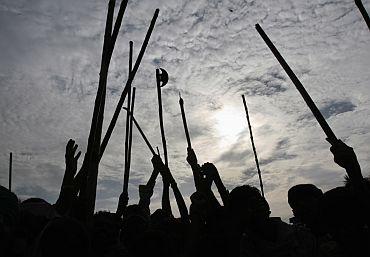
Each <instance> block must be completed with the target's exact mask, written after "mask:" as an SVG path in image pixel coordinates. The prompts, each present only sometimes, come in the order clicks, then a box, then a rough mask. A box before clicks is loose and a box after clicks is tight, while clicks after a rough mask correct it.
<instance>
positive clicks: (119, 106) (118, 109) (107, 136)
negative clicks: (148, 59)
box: [100, 9, 159, 158]
mask: <svg viewBox="0 0 370 257" xmlns="http://www.w3.org/2000/svg"><path fill="white" fill-rule="evenodd" d="M158 14H159V9H156V10H155V13H154V15H153V18H152V21H151V23H150V26H149V29H148V32H147V33H146V36H145V39H144V42H143V44H142V46H141V49H140V52H139V55H138V57H137V59H136V62H135V65H134V68H133V69H132V72H131V76H129V78H128V80H127V82H126V85H125V88H124V89H123V92H122V94H121V97H120V99H119V101H118V104H117V107H116V110H115V111H114V114H113V117H112V120H111V122H110V124H109V126H108V129H107V132H106V134H105V136H104V139H103V142H102V144H101V146H100V155H101V156H102V155H103V154H104V151H105V148H106V146H107V144H108V141H109V139H110V137H111V135H112V132H113V129H114V127H115V125H116V123H117V119H118V116H119V114H120V112H121V109H122V106H123V103H124V101H125V98H126V95H127V92H128V87H129V85H131V84H132V82H133V80H134V78H135V75H136V72H137V70H138V69H139V66H140V63H141V60H142V59H143V56H144V53H145V50H146V47H147V46H148V43H149V39H150V36H151V34H152V32H153V29H154V25H155V22H156V20H157V17H158ZM101 156H100V158H101Z"/></svg>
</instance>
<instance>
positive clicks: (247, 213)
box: [229, 185, 271, 226]
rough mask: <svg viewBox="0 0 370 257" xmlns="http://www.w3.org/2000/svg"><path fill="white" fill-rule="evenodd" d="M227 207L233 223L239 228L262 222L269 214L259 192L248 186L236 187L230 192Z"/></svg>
mask: <svg viewBox="0 0 370 257" xmlns="http://www.w3.org/2000/svg"><path fill="white" fill-rule="evenodd" d="M229 207H230V214H231V217H232V220H233V222H236V223H237V224H239V225H241V226H248V225H251V224H253V223H255V224H258V223H260V222H264V221H266V220H267V219H268V218H269V216H270V213H271V212H270V207H269V204H268V203H267V201H266V199H265V198H263V197H262V195H261V193H260V191H259V190H258V189H257V188H255V187H252V186H248V185H244V186H239V187H236V188H234V189H233V190H232V191H231V192H230V198H229Z"/></svg>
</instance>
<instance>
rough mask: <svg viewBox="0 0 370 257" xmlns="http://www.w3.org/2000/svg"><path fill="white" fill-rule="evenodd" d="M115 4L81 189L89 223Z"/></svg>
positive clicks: (110, 14) (84, 215)
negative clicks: (84, 177) (85, 174)
mask: <svg viewBox="0 0 370 257" xmlns="http://www.w3.org/2000/svg"><path fill="white" fill-rule="evenodd" d="M114 6H115V1H114V0H110V1H109V4H108V12H107V20H106V26H105V32H104V43H103V52H102V59H101V66H100V73H99V75H100V76H99V86H98V92H97V94H96V98H95V104H94V111H93V117H92V122H91V127H90V133H89V138H88V144H87V150H86V155H85V158H84V164H85V166H86V170H87V176H86V180H85V181H84V182H83V184H82V187H81V191H80V198H81V200H82V202H84V204H85V208H82V209H81V211H82V213H81V215H82V217H81V218H82V219H84V220H85V221H86V222H88V223H89V222H90V221H91V218H92V215H93V214H94V209H95V196H96V185H97V176H98V166H99V162H98V161H97V158H96V157H98V156H99V151H100V140H101V130H102V125H103V118H104V106H105V96H106V84H107V77H108V70H109V64H110V56H111V54H110V52H112V51H111V50H110V48H112V47H113V45H112V42H111V33H112V26H113V14H114Z"/></svg>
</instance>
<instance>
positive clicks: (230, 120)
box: [214, 105, 247, 144]
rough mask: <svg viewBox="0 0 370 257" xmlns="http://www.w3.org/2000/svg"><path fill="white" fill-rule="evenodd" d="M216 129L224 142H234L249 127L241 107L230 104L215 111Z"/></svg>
mask: <svg viewBox="0 0 370 257" xmlns="http://www.w3.org/2000/svg"><path fill="white" fill-rule="evenodd" d="M214 117H215V119H216V124H215V127H216V130H217V132H218V134H219V136H220V137H221V141H222V142H223V143H227V144H230V143H233V142H235V141H236V140H237V138H238V136H239V134H240V133H241V132H242V131H244V130H245V129H247V123H246V122H247V120H246V118H245V114H244V113H243V112H242V109H241V108H236V107H234V106H231V105H228V106H225V107H223V108H222V109H221V110H220V111H218V112H216V113H215V116H214Z"/></svg>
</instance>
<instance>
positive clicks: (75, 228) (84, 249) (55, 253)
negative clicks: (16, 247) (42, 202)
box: [35, 217, 90, 257]
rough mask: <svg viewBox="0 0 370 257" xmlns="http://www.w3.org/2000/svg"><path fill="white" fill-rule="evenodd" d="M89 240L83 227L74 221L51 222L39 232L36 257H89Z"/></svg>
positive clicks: (70, 219)
mask: <svg viewBox="0 0 370 257" xmlns="http://www.w3.org/2000/svg"><path fill="white" fill-rule="evenodd" d="M89 254H90V240H89V236H88V233H87V231H86V230H85V228H84V226H83V225H82V224H81V223H80V222H78V221H77V220H75V219H72V218H67V217H62V218H55V219H53V220H51V221H50V222H49V223H48V224H47V225H46V226H45V228H44V229H43V231H42V232H41V235H40V238H39V240H38V242H37V246H36V254H35V256H36V257H59V256H60V257H65V256H70V257H81V256H90V255H89Z"/></svg>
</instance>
